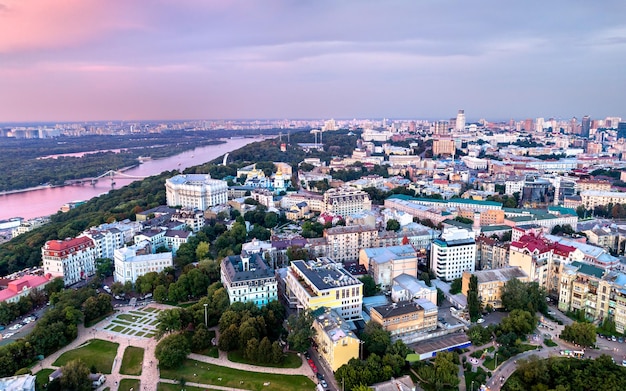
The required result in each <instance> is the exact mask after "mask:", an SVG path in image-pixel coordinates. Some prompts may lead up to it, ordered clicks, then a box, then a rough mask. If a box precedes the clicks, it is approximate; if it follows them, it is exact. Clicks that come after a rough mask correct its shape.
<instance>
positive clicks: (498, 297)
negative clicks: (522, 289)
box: [461, 267, 529, 309]
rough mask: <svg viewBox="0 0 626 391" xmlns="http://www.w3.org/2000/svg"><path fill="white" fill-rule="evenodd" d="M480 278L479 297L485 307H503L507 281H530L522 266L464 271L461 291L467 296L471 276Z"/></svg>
mask: <svg viewBox="0 0 626 391" xmlns="http://www.w3.org/2000/svg"><path fill="white" fill-rule="evenodd" d="M473 275H474V276H476V278H477V280H478V298H479V299H480V301H481V303H482V306H483V308H486V307H487V306H491V308H493V309H500V308H503V306H502V291H503V289H504V286H505V285H506V283H507V282H508V281H510V280H512V279H517V280H519V281H521V282H529V280H528V275H527V274H526V273H524V271H523V270H522V269H521V268H520V267H505V268H502V269H493V270H478V271H475V272H474V273H469V272H463V279H462V284H461V293H463V294H464V295H465V296H467V294H468V292H469V283H470V278H471V276H473Z"/></svg>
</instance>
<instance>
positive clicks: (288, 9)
mask: <svg viewBox="0 0 626 391" xmlns="http://www.w3.org/2000/svg"><path fill="white" fill-rule="evenodd" d="M624 11H626V4H624V3H622V2H619V1H607V2H604V3H603V4H602V7H601V8H600V7H594V5H593V4H590V5H587V4H585V3H583V2H567V3H566V2H563V1H558V2H550V3H549V4H545V3H539V2H525V3H520V4H506V5H503V4H502V3H500V2H495V1H484V2H480V4H479V5H476V4H465V3H462V4H457V3H453V2H449V1H443V2H419V3H412V2H411V3H409V2H403V1H395V2H385V3H373V2H366V3H365V2H341V3H335V2H330V1H320V2H315V3H300V2H288V1H270V2H249V1H212V2H200V1H193V0H189V1H177V2H174V1H162V2H159V3H153V2H150V3H148V2H145V1H140V2H134V3H115V4H113V3H110V2H106V1H90V2H83V1H77V0H66V1H62V2H55V3H50V2H44V1H36V0H33V1H16V0H0V36H2V37H3V38H1V39H0V58H2V65H0V87H1V88H2V90H3V94H0V122H35V121H42V122H46V121H96V120H107V119H111V120H126V121H133V120H141V119H155V120H156V119H172V120H178V119H192V118H207V119H229V118H383V117H388V118H433V119H434V118H441V119H446V118H450V117H453V116H454V115H455V114H456V112H457V110H458V109H465V113H466V115H467V118H468V119H469V120H476V119H477V118H480V117H484V118H487V119H488V120H504V119H508V118H517V119H521V118H535V117H546V118H549V117H556V118H571V117H573V116H575V117H577V118H579V119H580V118H582V117H583V116H584V115H589V116H591V118H592V119H597V118H604V117H606V116H622V117H626V113H624V112H623V108H622V107H621V105H620V103H621V102H622V101H623V98H624V92H623V86H624V84H625V83H624V82H625V76H624V74H623V71H622V69H621V64H623V63H624V60H626V51H624V50H623V47H624V45H626V25H625V24H624V23H623V22H622V21H621V20H620V15H623V13H624ZM620 49H622V50H620Z"/></svg>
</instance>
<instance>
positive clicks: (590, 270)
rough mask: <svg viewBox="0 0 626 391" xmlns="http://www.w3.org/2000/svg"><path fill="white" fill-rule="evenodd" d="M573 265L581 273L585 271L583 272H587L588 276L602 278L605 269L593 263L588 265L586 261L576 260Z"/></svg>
mask: <svg viewBox="0 0 626 391" xmlns="http://www.w3.org/2000/svg"><path fill="white" fill-rule="evenodd" d="M572 266H574V267H575V268H577V269H578V272H579V273H583V274H586V275H588V276H594V277H596V278H602V276H603V275H604V270H602V269H600V268H599V267H596V266H593V265H588V264H586V263H582V262H578V261H574V262H572Z"/></svg>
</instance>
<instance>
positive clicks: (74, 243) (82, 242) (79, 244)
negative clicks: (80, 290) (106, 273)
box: [41, 237, 96, 286]
mask: <svg viewBox="0 0 626 391" xmlns="http://www.w3.org/2000/svg"><path fill="white" fill-rule="evenodd" d="M41 258H42V262H43V270H44V273H45V274H48V273H49V274H50V275H51V276H52V277H61V278H63V281H64V282H65V286H68V285H72V284H75V283H77V282H79V281H81V280H83V279H85V278H87V277H88V276H92V275H94V274H95V272H96V267H95V260H96V246H95V245H94V243H93V240H91V239H89V238H87V237H79V238H75V239H66V240H49V241H47V242H46V244H44V246H43V247H42V248H41Z"/></svg>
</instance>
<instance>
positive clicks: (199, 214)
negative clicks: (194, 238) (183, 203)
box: [172, 209, 206, 232]
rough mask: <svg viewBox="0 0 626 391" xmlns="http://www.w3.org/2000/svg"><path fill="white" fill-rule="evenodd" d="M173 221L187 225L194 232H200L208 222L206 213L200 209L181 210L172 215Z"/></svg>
mask: <svg viewBox="0 0 626 391" xmlns="http://www.w3.org/2000/svg"><path fill="white" fill-rule="evenodd" d="M172 221H177V222H181V223H183V224H185V227H187V228H189V229H191V231H192V232H199V231H200V230H201V229H202V228H203V227H204V224H205V222H206V220H205V218H204V212H203V211H201V210H200V209H195V210H193V209H180V210H177V211H176V213H174V214H172Z"/></svg>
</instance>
